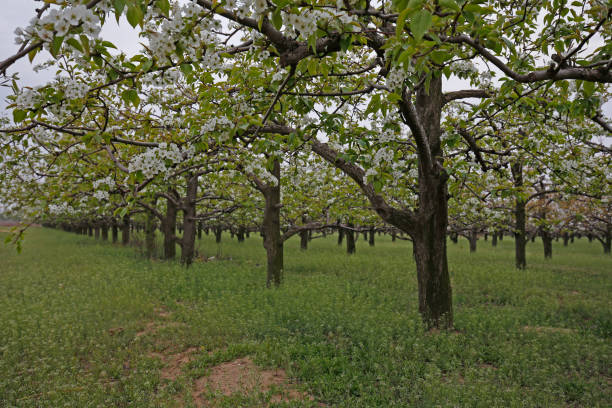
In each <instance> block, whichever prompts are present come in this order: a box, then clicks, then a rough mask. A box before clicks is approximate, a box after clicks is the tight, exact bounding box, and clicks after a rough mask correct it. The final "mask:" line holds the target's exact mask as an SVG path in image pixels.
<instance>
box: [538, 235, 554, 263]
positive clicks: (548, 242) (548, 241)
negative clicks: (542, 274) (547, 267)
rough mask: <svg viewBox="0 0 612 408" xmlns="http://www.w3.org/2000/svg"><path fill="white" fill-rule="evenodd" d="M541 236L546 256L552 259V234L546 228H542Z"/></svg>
mask: <svg viewBox="0 0 612 408" xmlns="http://www.w3.org/2000/svg"><path fill="white" fill-rule="evenodd" d="M540 236H541V237H542V243H543V244H544V258H547V259H550V258H552V241H553V239H552V236H551V235H550V231H548V230H546V229H542V230H541V231H540Z"/></svg>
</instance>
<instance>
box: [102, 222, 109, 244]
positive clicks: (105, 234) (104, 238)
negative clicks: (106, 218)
mask: <svg viewBox="0 0 612 408" xmlns="http://www.w3.org/2000/svg"><path fill="white" fill-rule="evenodd" d="M102 241H108V224H107V223H106V222H104V223H103V224H102Z"/></svg>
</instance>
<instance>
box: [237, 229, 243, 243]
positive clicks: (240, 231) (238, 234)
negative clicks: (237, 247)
mask: <svg viewBox="0 0 612 408" xmlns="http://www.w3.org/2000/svg"><path fill="white" fill-rule="evenodd" d="M236 237H237V238H238V242H244V227H242V226H241V227H238V232H237V233H236Z"/></svg>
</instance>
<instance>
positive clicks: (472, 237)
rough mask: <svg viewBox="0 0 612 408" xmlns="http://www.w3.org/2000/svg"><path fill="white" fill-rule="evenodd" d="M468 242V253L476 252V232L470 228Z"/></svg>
mask: <svg viewBox="0 0 612 408" xmlns="http://www.w3.org/2000/svg"><path fill="white" fill-rule="evenodd" d="M468 241H470V252H476V245H477V243H478V231H477V230H476V229H475V228H472V230H471V231H470V235H469V238H468Z"/></svg>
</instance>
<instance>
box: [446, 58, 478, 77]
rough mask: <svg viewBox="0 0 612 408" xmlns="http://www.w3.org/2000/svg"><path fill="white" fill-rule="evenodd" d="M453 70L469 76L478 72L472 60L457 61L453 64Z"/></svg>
mask: <svg viewBox="0 0 612 408" xmlns="http://www.w3.org/2000/svg"><path fill="white" fill-rule="evenodd" d="M451 69H452V71H453V72H454V73H455V74H457V75H459V76H469V75H472V74H477V73H478V68H476V65H474V63H473V62H472V61H463V60H462V61H455V62H453V64H452V65H451Z"/></svg>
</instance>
